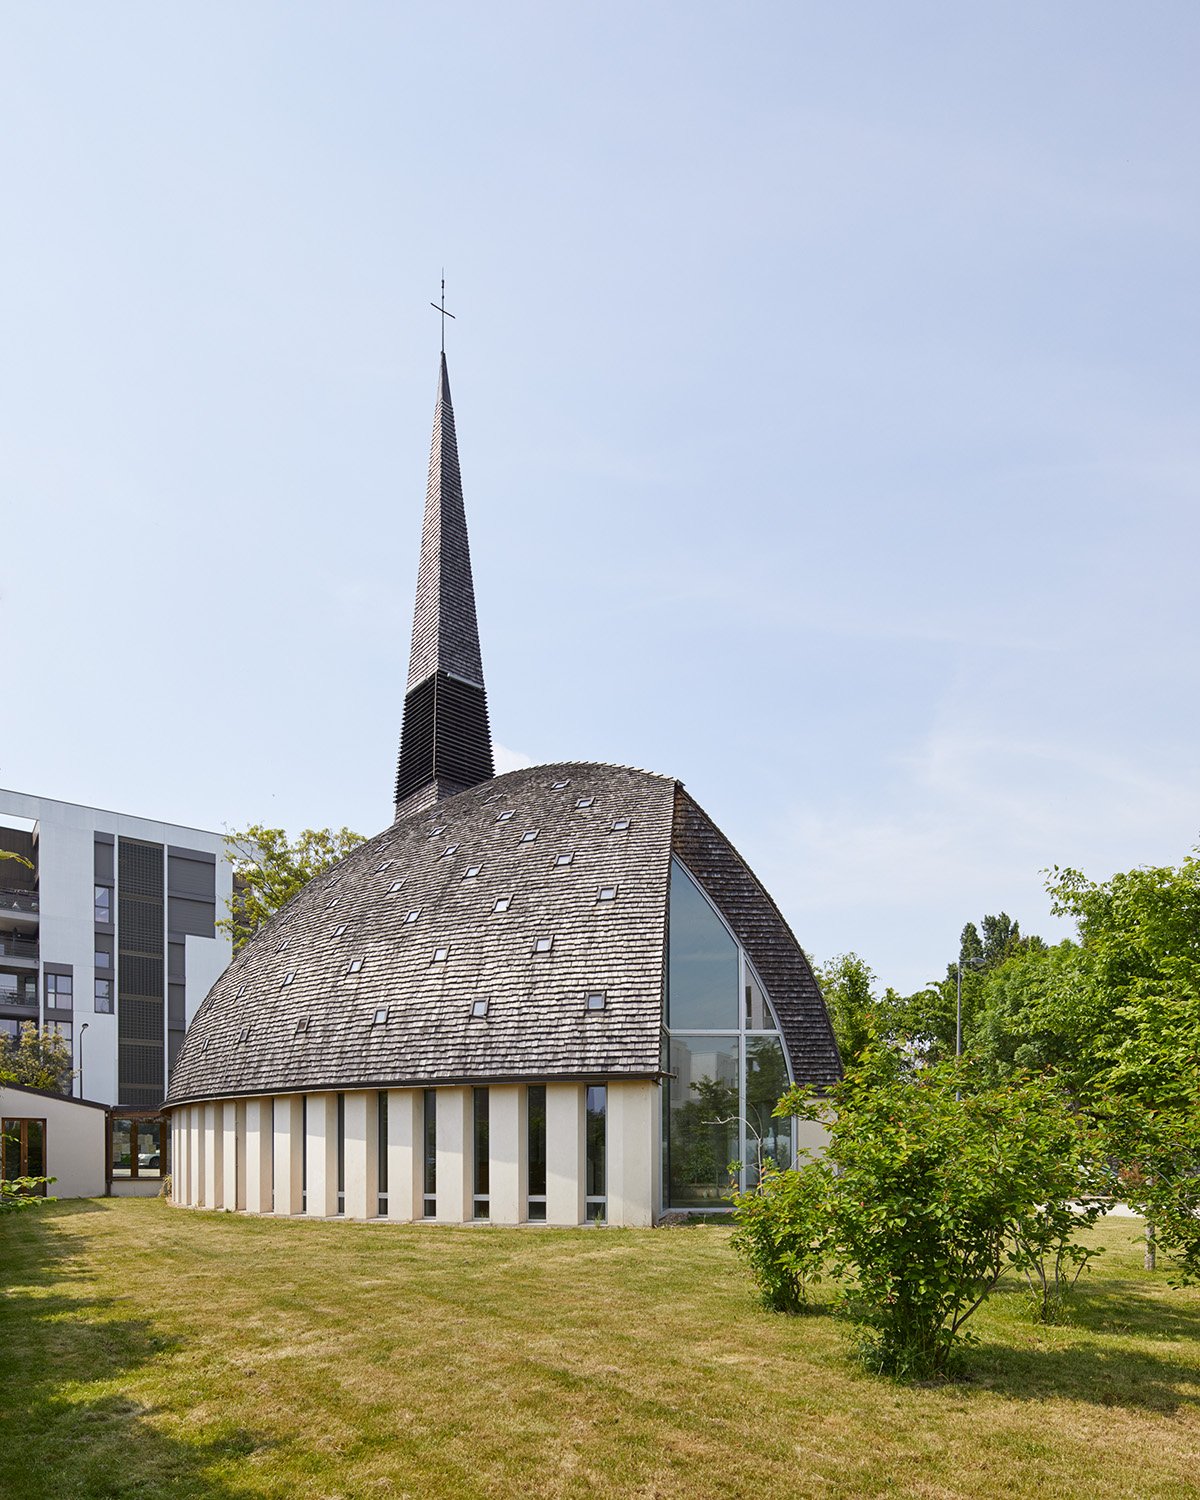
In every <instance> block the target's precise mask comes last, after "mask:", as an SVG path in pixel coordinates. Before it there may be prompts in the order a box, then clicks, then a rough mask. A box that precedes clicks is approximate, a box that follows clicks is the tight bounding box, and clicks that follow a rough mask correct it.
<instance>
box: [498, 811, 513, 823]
mask: <svg viewBox="0 0 1200 1500" xmlns="http://www.w3.org/2000/svg"><path fill="white" fill-rule="evenodd" d="M513 817H514V814H513V813H511V812H502V813H497V814H496V822H497V823H511V822H512V820H513Z"/></svg>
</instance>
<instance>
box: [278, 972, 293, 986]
mask: <svg viewBox="0 0 1200 1500" xmlns="http://www.w3.org/2000/svg"><path fill="white" fill-rule="evenodd" d="M295 977H296V971H295V969H289V970H288V971H287V973H286V974H285V975H284V976H283V978H282V979H281V980H280V981H279V988H280V989H281V990H286V989H287V987H288V985H289V984H291V982H292V980H293V979H295Z"/></svg>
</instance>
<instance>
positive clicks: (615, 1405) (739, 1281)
mask: <svg viewBox="0 0 1200 1500" xmlns="http://www.w3.org/2000/svg"><path fill="white" fill-rule="evenodd" d="M1139 1227H1140V1226H1139V1224H1138V1223H1137V1221H1134V1220H1129V1219H1122V1220H1112V1221H1110V1222H1109V1223H1107V1224H1104V1225H1101V1227H1100V1229H1099V1231H1098V1234H1099V1237H1100V1238H1101V1240H1102V1241H1103V1243H1104V1244H1105V1245H1107V1246H1108V1253H1107V1255H1105V1256H1104V1257H1103V1258H1102V1260H1101V1262H1100V1266H1099V1268H1098V1269H1096V1270H1095V1271H1093V1272H1092V1273H1091V1274H1090V1276H1088V1277H1086V1278H1085V1281H1084V1283H1083V1289H1082V1291H1081V1293H1080V1295H1079V1297H1078V1301H1077V1306H1076V1310H1075V1314H1074V1322H1073V1323H1072V1325H1071V1326H1069V1327H1065V1328H1052V1329H1037V1328H1035V1327H1033V1326H1032V1325H1031V1324H1029V1323H1028V1321H1026V1320H1025V1317H1024V1308H1023V1298H1022V1297H1021V1295H1020V1294H1018V1293H1017V1292H1016V1291H1015V1290H1014V1292H1012V1293H1011V1294H1002V1295H1000V1296H998V1297H997V1298H995V1299H994V1300H993V1302H992V1303H991V1304H990V1305H989V1306H988V1307H987V1308H986V1309H985V1310H984V1312H983V1313H982V1314H980V1315H979V1316H978V1317H977V1319H976V1323H977V1332H978V1333H979V1334H980V1336H981V1340H982V1342H981V1344H980V1345H979V1346H978V1347H977V1348H976V1349H975V1350H974V1351H973V1353H972V1354H971V1355H970V1360H969V1379H968V1380H966V1381H964V1382H962V1383H958V1384H953V1385H947V1386H941V1387H932V1388H911V1387H905V1386H900V1385H897V1384H894V1383H892V1382H890V1381H887V1380H880V1379H875V1378H873V1377H871V1376H868V1375H865V1374H864V1373H862V1372H861V1370H859V1369H857V1368H856V1367H855V1366H854V1365H853V1364H852V1363H851V1362H850V1359H849V1357H848V1349H849V1340H850V1331H849V1329H848V1328H847V1327H846V1326H845V1324H843V1323H842V1322H841V1321H840V1320H838V1319H836V1318H833V1317H831V1316H829V1315H828V1312H827V1311H818V1312H816V1313H814V1314H811V1315H809V1316H806V1317H803V1318H799V1319H786V1318H782V1317H778V1316H773V1315H772V1314H769V1313H767V1312H764V1311H762V1310H761V1309H760V1308H759V1306H758V1305H757V1304H756V1302H755V1301H754V1298H753V1296H752V1294H751V1290H750V1288H749V1285H748V1283H747V1282H746V1280H745V1278H744V1276H743V1274H742V1272H741V1270H740V1268H739V1266H738V1265H737V1264H736V1262H735V1260H734V1257H733V1255H732V1253H731V1251H730V1249H729V1231H728V1230H727V1229H722V1228H707V1227H705V1228H692V1229H673V1230H657V1231H654V1230H649V1231H635V1230H600V1231H595V1230H581V1231H563V1230H505V1229H486V1228H484V1229H475V1228H466V1229H435V1228H424V1227H410V1228H405V1227H402V1226H394V1227H389V1226H386V1225H370V1224H338V1223H305V1222H302V1221H298V1220H280V1221H273V1220H269V1219H253V1218H241V1217H236V1216H233V1215H229V1214H213V1213H199V1212H189V1211H186V1210H180V1209H171V1208H169V1207H168V1206H167V1205H166V1204H164V1203H161V1202H158V1201H156V1200H115V1199H114V1200H104V1199H97V1200H94V1201H87V1202H76V1203H61V1204H49V1205H47V1206H46V1208H45V1209H44V1210H38V1211H33V1212H29V1213H24V1214H19V1215H10V1216H7V1217H6V1218H5V1219H4V1220H3V1221H0V1370H2V1371H3V1379H2V1380H0V1496H2V1497H3V1500H27V1497H28V1500H35V1497H36V1500H41V1497H45V1500H91V1497H97V1500H98V1497H117V1496H120V1497H125V1496H145V1497H152V1496H153V1497H159V1496H161V1497H170V1500H225V1497H233V1496H264V1495H270V1496H280V1497H283V1496H286V1497H289V1500H298V1497H303V1500H308V1497H326V1496H345V1497H350V1496H354V1497H358V1496H413V1497H420V1500H431V1497H432V1500H436V1497H443V1496H455V1497H458V1496H488V1497H508V1496H519V1497H523V1500H524V1497H542V1496H585V1495H587V1496H591V1495H595V1496H622V1497H624V1496H644V1497H651V1496H656V1497H667V1496H671V1497H675V1496H680V1497H683V1496H687V1497H703V1496H722V1497H725V1496H729V1497H733V1496H746V1497H753V1500H764V1497H773V1496H780V1497H783V1496H788V1497H791V1496H822V1497H831V1500H836V1497H843V1496H846V1497H848V1496H855V1497H857V1496H869V1495H918V1496H927V1497H950V1496H986V1497H989V1500H991V1497H996V1496H1016V1495H1019V1496H1026V1495H1036V1496H1044V1497H1054V1500H1062V1497H1070V1496H1080V1497H1083V1496H1086V1497H1089V1500H1090V1497H1095V1496H1103V1497H1105V1500H1110V1497H1119V1496H1130V1497H1137V1500H1147V1497H1170V1496H1193V1497H1194V1496H1197V1495H1198V1494H1200V1293H1196V1292H1173V1291H1171V1290H1170V1288H1169V1287H1168V1286H1167V1284H1166V1281H1165V1278H1164V1277H1163V1275H1162V1274H1161V1273H1159V1274H1157V1275H1147V1274H1145V1273H1144V1272H1143V1271H1142V1269H1141V1248H1140V1245H1139V1243H1138V1239H1137V1236H1138V1232H1139Z"/></svg>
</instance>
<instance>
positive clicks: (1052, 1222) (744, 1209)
mask: <svg viewBox="0 0 1200 1500" xmlns="http://www.w3.org/2000/svg"><path fill="white" fill-rule="evenodd" d="M973 1083H974V1080H973V1079H972V1078H971V1076H970V1075H969V1073H968V1072H967V1071H966V1070H965V1069H964V1067H963V1066H962V1065H960V1064H955V1063H944V1064H939V1065H938V1066H935V1067H929V1068H924V1069H920V1070H918V1071H917V1072H916V1073H915V1074H913V1075H911V1076H909V1077H907V1078H906V1077H902V1076H899V1075H898V1074H897V1072H896V1070H895V1069H894V1067H891V1066H889V1065H887V1064H886V1063H885V1062H884V1061H881V1060H878V1059H872V1058H870V1057H867V1058H865V1059H864V1060H863V1062H862V1063H861V1064H860V1065H859V1067H857V1068H856V1069H854V1070H852V1071H851V1072H849V1073H848V1074H847V1075H846V1077H845V1078H844V1079H843V1080H842V1082H841V1083H839V1084H837V1085H835V1087H834V1088H833V1090H832V1091H831V1094H830V1096H829V1098H828V1099H827V1100H824V1101H817V1100H814V1099H812V1098H811V1097H807V1096H806V1095H805V1094H804V1093H803V1091H801V1090H798V1089H794V1090H792V1091H791V1093H790V1094H788V1095H787V1096H785V1098H784V1099H783V1101H781V1103H780V1106H779V1113H781V1114H796V1115H799V1116H801V1117H802V1118H805V1119H810V1120H815V1119H818V1118H827V1123H828V1128H829V1136H830V1138H829V1147H828V1151H827V1154H826V1156H825V1157H824V1159H823V1160H821V1161H819V1162H813V1163H810V1164H809V1165H807V1166H806V1167H803V1168H801V1169H800V1171H798V1172H792V1173H778V1174H774V1175H773V1176H771V1177H769V1178H768V1179H767V1180H765V1181H764V1184H763V1186H762V1188H761V1189H759V1190H757V1192H756V1193H755V1194H754V1195H750V1194H744V1195H742V1198H741V1199H740V1200H739V1205H738V1220H739V1230H738V1233H739V1237H740V1244H739V1248H740V1249H741V1252H742V1254H743V1256H744V1257H745V1259H746V1261H747V1263H748V1265H749V1267H750V1270H751V1274H752V1275H753V1276H754V1278H755V1280H756V1282H757V1283H758V1286H759V1290H760V1292H761V1294H762V1296H763V1299H764V1300H765V1301H766V1302H767V1303H768V1304H769V1305H770V1306H774V1307H783V1308H786V1309H787V1310H795V1307H796V1306H797V1305H799V1303H800V1302H802V1300H803V1296H804V1293H805V1290H806V1288H807V1287H808V1286H809V1285H810V1284H811V1283H812V1281H813V1280H814V1279H815V1278H816V1276H817V1275H818V1274H819V1273H820V1271H821V1267H822V1265H823V1264H825V1263H827V1268H828V1271H829V1274H830V1275H832V1276H834V1277H835V1278H836V1279H838V1280H839V1281H840V1283H841V1287H842V1301H843V1306H844V1309H845V1310H846V1311H847V1312H848V1314H849V1315H850V1317H851V1318H852V1319H853V1320H854V1322H855V1323H856V1324H857V1325H858V1327H859V1329H860V1333H861V1338H860V1350H861V1352H862V1355H863V1358H864V1360H865V1361H866V1362H867V1363H868V1364H869V1365H870V1366H871V1367H872V1368H873V1369H876V1370H878V1371H880V1372H881V1373H887V1374H892V1375H900V1376H910V1377H915V1378H922V1379H924V1378H929V1377H931V1376H940V1375H945V1374H946V1373H948V1371H949V1370H950V1369H951V1367H952V1365H953V1363H954V1359H955V1357H956V1353H957V1350H958V1348H959V1346H960V1345H961V1344H962V1343H963V1342H964V1341H965V1340H967V1339H968V1338H969V1334H968V1333H967V1332H966V1331H965V1325H966V1323H967V1322H968V1320H969V1319H970V1318H971V1317H972V1315H973V1314H974V1313H975V1312H976V1311H977V1310H978V1308H979V1307H980V1306H981V1305H982V1303H983V1302H984V1300H985V1299H986V1298H987V1296H988V1295H989V1294H990V1292H991V1291H992V1290H993V1289H994V1287H995V1286H996V1284H997V1282H998V1281H999V1279H1000V1277H1001V1275H1002V1274H1003V1272H1004V1270H1005V1268H1006V1267H1008V1266H1014V1267H1016V1268H1017V1269H1020V1270H1022V1271H1024V1272H1025V1273H1026V1274H1027V1275H1029V1276H1031V1278H1033V1280H1034V1282H1035V1283H1036V1284H1039V1285H1043V1284H1044V1285H1046V1286H1047V1287H1048V1288H1049V1291H1048V1292H1047V1295H1046V1296H1045V1297H1043V1299H1042V1311H1043V1315H1052V1314H1053V1313H1054V1312H1056V1311H1057V1303H1056V1301H1055V1299H1056V1298H1058V1299H1061V1295H1062V1291H1063V1286H1064V1285H1065V1282H1066V1280H1067V1279H1068V1277H1069V1276H1070V1272H1071V1270H1072V1269H1074V1272H1075V1274H1076V1275H1077V1274H1078V1270H1080V1269H1082V1264H1085V1263H1086V1260H1087V1258H1088V1257H1087V1255H1086V1253H1084V1254H1083V1258H1082V1264H1081V1262H1080V1257H1079V1255H1078V1254H1077V1253H1076V1252H1075V1251H1074V1250H1073V1249H1072V1248H1071V1247H1072V1242H1073V1237H1074V1234H1075V1233H1076V1232H1077V1228H1078V1226H1079V1224H1080V1222H1081V1221H1080V1220H1078V1219H1077V1218H1075V1217H1074V1216H1073V1215H1072V1214H1071V1211H1070V1209H1069V1206H1068V1205H1069V1203H1070V1201H1071V1200H1072V1199H1075V1198H1077V1197H1079V1196H1080V1195H1083V1194H1094V1193H1095V1192H1096V1191H1097V1189H1098V1187H1099V1186H1101V1185H1103V1180H1104V1172H1103V1169H1102V1166H1101V1164H1100V1158H1099V1152H1098V1149H1097V1145H1096V1141H1095V1138H1094V1135H1093V1133H1092V1132H1091V1131H1090V1130H1089V1128H1088V1127H1087V1125H1086V1124H1085V1123H1084V1122H1083V1121H1082V1120H1081V1118H1080V1117H1079V1116H1077V1115H1076V1114H1075V1113H1074V1111H1073V1110H1072V1109H1071V1107H1070V1105H1069V1104H1068V1102H1067V1101H1066V1100H1065V1098H1064V1097H1063V1096H1062V1095H1061V1094H1060V1092H1059V1091H1058V1090H1057V1088H1056V1087H1055V1086H1054V1084H1053V1083H1052V1082H1051V1081H1049V1080H1046V1079H1027V1080H1022V1081H1017V1082H1013V1083H1009V1084H1006V1085H1004V1086H1000V1087H992V1088H974V1087H973ZM752 1196H753V1199H754V1201H753V1202H751V1201H748V1200H750V1199H751V1197H752ZM1082 1222H1087V1216H1084V1219H1083V1221H1082ZM1072 1284H1073V1280H1072Z"/></svg>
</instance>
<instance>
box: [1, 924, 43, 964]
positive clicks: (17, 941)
mask: <svg viewBox="0 0 1200 1500" xmlns="http://www.w3.org/2000/svg"><path fill="white" fill-rule="evenodd" d="M0 958H3V959H6V960H12V959H15V960H17V962H22V961H27V962H29V963H33V964H36V963H37V959H38V940H37V938H35V937H21V936H20V935H18V934H17V933H15V932H6V933H0Z"/></svg>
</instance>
